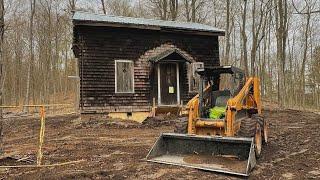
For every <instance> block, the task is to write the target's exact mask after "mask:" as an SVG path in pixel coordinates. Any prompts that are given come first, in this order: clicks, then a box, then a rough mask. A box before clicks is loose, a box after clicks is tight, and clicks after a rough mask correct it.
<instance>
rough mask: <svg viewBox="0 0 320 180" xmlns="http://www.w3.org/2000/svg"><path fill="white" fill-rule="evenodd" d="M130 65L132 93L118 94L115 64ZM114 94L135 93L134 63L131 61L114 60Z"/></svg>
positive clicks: (129, 92)
mask: <svg viewBox="0 0 320 180" xmlns="http://www.w3.org/2000/svg"><path fill="white" fill-rule="evenodd" d="M118 62H119V63H132V68H133V69H132V76H131V78H132V91H128V92H118V88H117V86H118V83H117V74H118V72H117V63H118ZM114 92H115V93H116V94H131V93H135V88H134V61H133V60H124V59H117V60H114Z"/></svg>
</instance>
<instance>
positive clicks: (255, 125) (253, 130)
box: [238, 116, 262, 158]
mask: <svg viewBox="0 0 320 180" xmlns="http://www.w3.org/2000/svg"><path fill="white" fill-rule="evenodd" d="M261 129H262V128H261V126H260V123H259V121H258V119H257V118H255V117H254V116H253V117H251V118H245V119H243V120H241V125H240V130H239V133H238V135H239V136H241V137H253V138H254V142H255V152H256V158H259V157H260V154H261V145H262V144H261V143H259V145H258V146H257V144H256V143H257V141H256V135H257V134H259V135H260V136H259V140H260V141H259V142H261V139H262V136H261V134H262V130H261Z"/></svg>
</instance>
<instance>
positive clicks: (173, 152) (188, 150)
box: [146, 133, 256, 176]
mask: <svg viewBox="0 0 320 180" xmlns="http://www.w3.org/2000/svg"><path fill="white" fill-rule="evenodd" d="M146 159H147V161H149V162H156V163H163V164H170V165H177V166H185V167H191V168H196V169H202V170H207V171H214V172H220V173H227V174H233V175H239V176H249V174H250V172H251V170H252V169H253V167H254V166H255V164H256V157H255V150H254V141H253V138H241V137H214V136H199V135H197V136H193V135H188V134H176V133H163V134H161V135H160V137H159V138H158V140H157V141H156V143H155V144H154V145H153V147H152V149H151V150H150V151H149V153H148V155H147V157H146Z"/></svg>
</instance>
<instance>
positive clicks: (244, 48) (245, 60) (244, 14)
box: [241, 0, 249, 75]
mask: <svg viewBox="0 0 320 180" xmlns="http://www.w3.org/2000/svg"><path fill="white" fill-rule="evenodd" d="M246 20H247V0H244V7H243V12H242V27H241V37H242V52H243V60H242V65H243V67H244V71H245V73H246V75H248V74H249V68H248V53H247V41H248V38H247V34H246Z"/></svg>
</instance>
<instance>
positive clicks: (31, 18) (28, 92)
mask: <svg viewBox="0 0 320 180" xmlns="http://www.w3.org/2000/svg"><path fill="white" fill-rule="evenodd" d="M35 6H36V0H30V11H31V14H30V22H29V23H30V25H29V33H30V34H29V48H30V60H29V63H28V72H27V89H26V96H25V104H29V102H30V84H31V74H32V63H33V62H34V49H33V20H34V15H35ZM25 111H27V112H28V111H29V109H28V108H27V107H26V108H25Z"/></svg>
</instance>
